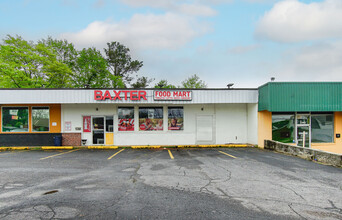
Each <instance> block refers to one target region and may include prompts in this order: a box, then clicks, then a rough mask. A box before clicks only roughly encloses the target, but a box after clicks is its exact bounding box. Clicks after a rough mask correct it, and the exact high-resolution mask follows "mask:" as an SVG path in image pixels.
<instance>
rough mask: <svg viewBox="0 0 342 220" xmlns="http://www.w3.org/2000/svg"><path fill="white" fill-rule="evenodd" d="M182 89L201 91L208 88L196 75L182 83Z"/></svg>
mask: <svg viewBox="0 0 342 220" xmlns="http://www.w3.org/2000/svg"><path fill="white" fill-rule="evenodd" d="M181 87H182V88H186V89H200V88H207V84H206V83H205V82H204V81H202V80H200V78H199V76H197V75H196V74H194V75H192V76H190V77H189V78H187V79H186V80H184V81H182V85H181Z"/></svg>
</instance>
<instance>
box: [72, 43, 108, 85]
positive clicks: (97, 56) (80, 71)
mask: <svg viewBox="0 0 342 220" xmlns="http://www.w3.org/2000/svg"><path fill="white" fill-rule="evenodd" d="M111 77H112V76H111V74H110V72H109V71H108V63H107V61H106V59H105V58H104V57H103V56H102V54H101V52H100V51H98V50H96V48H88V49H83V50H81V51H80V52H78V57H77V59H76V63H75V72H74V74H73V80H72V83H73V87H76V88H109V87H110V86H111V82H112V78H111Z"/></svg>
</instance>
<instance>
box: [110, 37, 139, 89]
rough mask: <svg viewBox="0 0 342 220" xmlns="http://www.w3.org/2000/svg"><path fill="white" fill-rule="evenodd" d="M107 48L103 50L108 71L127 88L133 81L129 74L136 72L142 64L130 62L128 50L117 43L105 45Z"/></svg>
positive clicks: (134, 61)
mask: <svg viewBox="0 0 342 220" xmlns="http://www.w3.org/2000/svg"><path fill="white" fill-rule="evenodd" d="M107 46H108V48H107V49H106V48H105V49H104V51H105V54H106V59H107V62H108V65H109V70H110V72H111V73H112V75H113V76H115V77H121V79H122V80H123V82H124V83H125V86H127V85H128V84H130V83H131V81H132V79H133V77H131V74H132V73H136V72H138V71H139V69H140V68H141V67H142V66H143V62H142V61H138V60H132V58H131V55H130V54H129V52H130V50H129V48H127V47H125V46H124V45H122V44H120V43H119V42H111V43H107ZM115 77H114V79H115ZM113 84H114V83H113Z"/></svg>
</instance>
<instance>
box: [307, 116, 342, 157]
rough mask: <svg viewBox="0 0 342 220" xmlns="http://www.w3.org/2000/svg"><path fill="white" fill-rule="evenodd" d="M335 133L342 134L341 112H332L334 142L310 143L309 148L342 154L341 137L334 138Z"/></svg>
mask: <svg viewBox="0 0 342 220" xmlns="http://www.w3.org/2000/svg"><path fill="white" fill-rule="evenodd" d="M336 134H341V135H342V112H335V113H334V143H322V144H320V143H312V144H311V148H313V149H318V150H324V151H328V152H332V153H337V154H342V137H341V138H336Z"/></svg>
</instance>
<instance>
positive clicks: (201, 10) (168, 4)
mask: <svg viewBox="0 0 342 220" xmlns="http://www.w3.org/2000/svg"><path fill="white" fill-rule="evenodd" d="M121 2H123V3H124V4H127V5H130V6H133V7H144V6H148V7H153V8H160V9H163V10H165V11H168V12H173V13H180V14H184V15H191V16H214V15H216V11H215V10H214V9H213V8H211V7H210V6H208V5H205V4H202V3H200V2H198V1H188V2H186V3H184V1H180V0H159V1H155V0H121Z"/></svg>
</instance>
